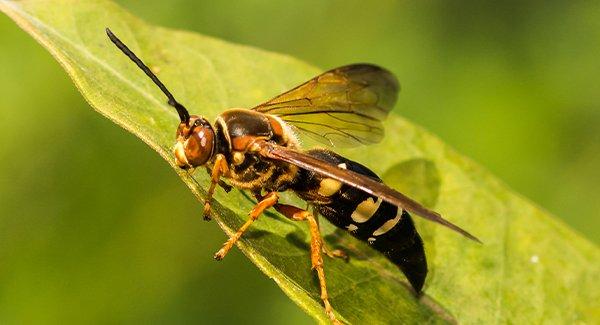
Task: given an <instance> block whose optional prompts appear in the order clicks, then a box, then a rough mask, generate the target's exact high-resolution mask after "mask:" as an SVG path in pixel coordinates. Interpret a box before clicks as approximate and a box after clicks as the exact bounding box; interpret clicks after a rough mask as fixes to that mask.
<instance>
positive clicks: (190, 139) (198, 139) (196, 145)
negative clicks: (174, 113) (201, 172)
mask: <svg viewBox="0 0 600 325" xmlns="http://www.w3.org/2000/svg"><path fill="white" fill-rule="evenodd" d="M215 146H216V145H215V133H214V131H213V128H212V126H211V125H210V123H209V122H208V121H207V120H206V119H205V118H203V117H200V116H196V115H192V116H190V120H189V122H188V123H185V122H181V123H179V127H178V128H177V143H176V144H175V148H174V149H173V153H174V154H175V160H176V161H177V165H178V166H179V167H181V168H183V169H189V168H195V167H198V166H202V165H204V164H206V163H207V162H208V161H209V160H210V158H211V157H212V156H213V154H214V150H215Z"/></svg>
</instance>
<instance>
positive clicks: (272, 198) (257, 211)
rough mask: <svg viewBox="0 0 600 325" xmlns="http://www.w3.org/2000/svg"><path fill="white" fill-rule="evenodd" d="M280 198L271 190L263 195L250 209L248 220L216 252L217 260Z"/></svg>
mask: <svg viewBox="0 0 600 325" xmlns="http://www.w3.org/2000/svg"><path fill="white" fill-rule="evenodd" d="M278 200H279V195H278V194H277V192H271V193H269V194H267V195H265V196H264V197H262V198H261V199H260V200H259V201H258V203H256V205H255V206H254V208H253V209H252V211H250V216H249V218H248V220H247V221H246V222H245V223H244V224H243V225H242V226H241V227H240V229H238V231H237V232H236V233H235V234H233V236H231V237H229V239H228V240H227V241H226V242H225V244H223V247H222V248H221V249H220V250H219V251H218V252H217V253H216V254H215V256H214V257H215V260H217V261H220V260H222V259H223V258H224V257H225V255H227V253H228V252H229V250H230V249H231V248H232V247H233V245H234V244H235V243H236V242H237V241H238V240H239V239H240V237H242V234H244V232H245V231H246V230H248V228H249V227H250V225H252V223H253V222H254V221H255V220H256V219H258V216H260V215H261V214H262V213H263V211H265V210H267V209H268V208H270V207H272V206H274V205H275V204H277V201H278Z"/></svg>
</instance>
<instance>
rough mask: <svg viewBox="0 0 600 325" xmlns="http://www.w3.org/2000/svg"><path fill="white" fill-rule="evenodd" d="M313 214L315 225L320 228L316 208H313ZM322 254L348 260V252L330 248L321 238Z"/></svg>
mask: <svg viewBox="0 0 600 325" xmlns="http://www.w3.org/2000/svg"><path fill="white" fill-rule="evenodd" d="M312 213H313V216H315V219H316V220H317V225H319V229H321V223H320V219H319V212H318V211H317V210H316V209H313V212H312ZM321 246H322V251H323V254H325V255H327V256H329V257H330V258H341V259H343V260H344V261H348V259H349V257H348V254H347V253H346V252H345V251H343V250H341V249H331V248H329V247H328V246H327V243H326V242H325V241H324V240H323V241H321Z"/></svg>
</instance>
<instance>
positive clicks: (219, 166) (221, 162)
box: [203, 154, 229, 221]
mask: <svg viewBox="0 0 600 325" xmlns="http://www.w3.org/2000/svg"><path fill="white" fill-rule="evenodd" d="M228 172H229V167H228V166H227V160H225V156H224V155H223V154H217V156H216V158H215V164H214V165H213V168H212V171H211V173H210V186H209V187H208V192H206V199H205V200H204V211H203V215H204V220H206V221H208V220H210V205H211V202H212V197H213V194H214V193H215V187H216V186H217V184H221V183H222V181H221V176H222V175H226V174H227V173H228Z"/></svg>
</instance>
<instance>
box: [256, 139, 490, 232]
mask: <svg viewBox="0 0 600 325" xmlns="http://www.w3.org/2000/svg"><path fill="white" fill-rule="evenodd" d="M260 154H261V155H262V156H264V157H266V158H270V159H276V160H281V161H285V162H287V163H290V164H294V165H296V166H298V167H300V168H303V169H306V170H310V171H313V172H315V173H318V174H321V175H324V176H326V177H329V178H333V179H336V180H338V181H340V182H342V183H344V184H347V185H349V186H352V187H355V188H357V189H360V190H362V191H365V192H366V193H369V194H371V195H374V196H376V197H379V198H381V199H382V200H384V201H387V202H389V203H391V204H393V205H396V206H398V207H400V208H402V209H405V210H406V211H408V212H412V213H414V214H416V215H418V216H421V217H423V218H425V219H427V220H430V221H433V222H436V223H439V224H441V225H444V226H446V227H448V228H450V229H452V230H454V231H456V232H458V233H460V234H461V235H463V236H465V237H467V238H469V239H472V240H474V241H476V242H479V243H481V241H480V240H479V239H477V237H475V236H473V235H471V234H470V233H469V232H467V231H466V230H464V229H462V228H460V227H459V226H457V225H455V224H453V223H451V222H450V221H448V220H446V219H444V218H442V216H441V215H440V214H438V213H437V212H434V211H431V210H429V209H427V208H426V207H424V206H422V205H421V204H419V203H418V202H416V201H414V200H413V199H411V198H409V197H407V196H406V195H404V194H402V193H400V192H398V191H396V190H394V189H393V188H390V187H388V186H387V185H385V184H384V183H381V182H378V181H376V180H374V179H373V178H370V177H368V176H365V175H362V174H359V173H356V172H354V171H351V170H348V169H342V168H338V167H337V166H334V165H331V164H329V163H328V162H325V161H323V160H320V159H317V158H315V157H312V156H310V155H307V154H305V153H302V152H299V151H296V150H293V149H289V148H284V147H281V146H278V145H274V144H270V143H266V142H264V143H263V144H262V148H261V151H260Z"/></svg>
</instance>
